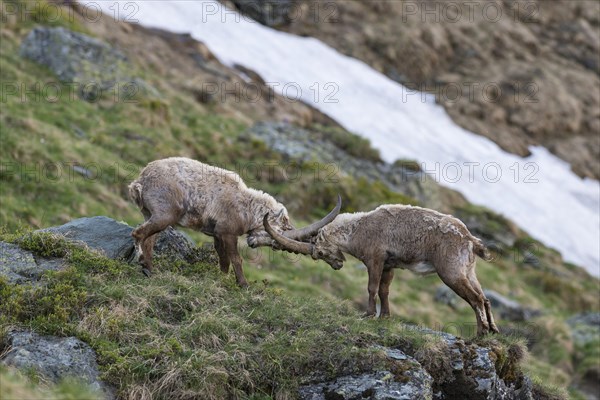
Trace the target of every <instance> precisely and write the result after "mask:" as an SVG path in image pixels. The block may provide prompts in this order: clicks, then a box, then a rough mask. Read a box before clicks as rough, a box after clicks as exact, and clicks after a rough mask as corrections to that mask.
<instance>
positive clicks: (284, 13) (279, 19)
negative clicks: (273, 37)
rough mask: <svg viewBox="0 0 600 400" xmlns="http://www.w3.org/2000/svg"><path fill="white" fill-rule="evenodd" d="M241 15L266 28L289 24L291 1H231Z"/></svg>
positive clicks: (292, 4)
mask: <svg viewBox="0 0 600 400" xmlns="http://www.w3.org/2000/svg"><path fill="white" fill-rule="evenodd" d="M232 2H233V4H235V6H236V7H237V8H238V10H240V12H241V13H243V14H245V15H247V16H249V17H250V18H252V19H254V20H255V21H258V22H260V23H261V24H263V25H267V26H282V25H287V24H289V23H290V21H291V19H290V14H291V13H292V7H294V1H293V0H232Z"/></svg>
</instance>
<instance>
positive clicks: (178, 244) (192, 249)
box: [42, 216, 210, 263]
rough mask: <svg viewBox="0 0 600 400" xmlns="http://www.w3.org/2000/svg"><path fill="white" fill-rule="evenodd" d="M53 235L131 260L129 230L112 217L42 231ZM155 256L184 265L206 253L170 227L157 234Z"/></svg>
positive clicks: (131, 249) (99, 217) (117, 257)
mask: <svg viewBox="0 0 600 400" xmlns="http://www.w3.org/2000/svg"><path fill="white" fill-rule="evenodd" d="M42 231H45V232H50V233H57V234H59V235H62V236H64V237H65V238H66V239H67V240H69V241H72V242H79V243H84V244H85V245H86V246H88V247H90V248H92V249H95V250H98V251H100V252H101V253H103V254H104V255H106V256H107V257H109V258H113V259H122V260H127V261H132V260H133V259H134V258H135V257H134V256H135V254H134V245H133V238H132V237H131V232H132V231H133V228H132V227H131V226H129V225H127V224H125V223H123V222H118V221H115V220H114V219H112V218H108V217H104V216H97V217H85V218H79V219H76V220H73V221H71V222H69V223H66V224H64V225H61V226H56V227H51V228H47V229H43V230H42ZM154 252H155V254H156V256H157V257H168V258H169V259H170V260H173V261H177V260H181V261H184V262H188V263H194V262H198V261H205V260H206V259H207V257H210V253H206V252H203V251H200V250H199V249H198V248H197V247H196V244H195V243H194V241H193V240H192V239H191V238H190V237H189V236H187V235H186V234H185V233H183V232H180V231H177V230H175V229H173V228H171V227H169V228H167V229H166V230H164V231H162V232H160V233H159V234H158V240H157V241H156V244H155V246H154Z"/></svg>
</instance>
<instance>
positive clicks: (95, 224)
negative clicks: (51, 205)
mask: <svg viewBox="0 0 600 400" xmlns="http://www.w3.org/2000/svg"><path fill="white" fill-rule="evenodd" d="M42 231H45V232H51V233H57V234H60V235H62V236H64V237H65V238H66V239H68V240H70V241H74V242H83V243H85V244H86V245H87V246H89V247H90V248H92V249H95V250H98V251H100V252H102V253H104V255H106V256H107V257H109V258H113V259H128V258H130V257H131V256H132V254H133V238H132V237H131V232H132V231H133V228H132V227H130V226H129V225H127V224H125V223H122V222H117V221H115V220H114V219H111V218H108V217H103V216H99V217H85V218H79V219H75V220H73V221H71V222H68V223H66V224H64V225H61V226H55V227H52V228H47V229H43V230H42Z"/></svg>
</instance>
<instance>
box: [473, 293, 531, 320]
mask: <svg viewBox="0 0 600 400" xmlns="http://www.w3.org/2000/svg"><path fill="white" fill-rule="evenodd" d="M483 292H484V293H485V296H486V297H487V298H488V299H489V300H490V303H491V305H492V310H493V311H494V310H495V311H496V312H497V313H498V315H499V316H500V318H502V319H506V320H509V321H516V322H519V321H529V320H531V319H532V318H535V317H539V316H540V315H542V311H541V310H536V309H533V308H529V307H524V306H522V305H521V304H519V303H517V302H516V301H514V300H511V299H509V298H507V297H504V296H502V295H501V294H500V293H498V292H496V291H494V290H484V291H483Z"/></svg>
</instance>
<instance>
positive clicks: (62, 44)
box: [21, 26, 156, 101]
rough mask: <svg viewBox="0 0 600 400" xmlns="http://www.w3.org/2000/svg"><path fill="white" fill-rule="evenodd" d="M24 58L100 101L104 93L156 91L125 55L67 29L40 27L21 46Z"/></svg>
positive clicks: (82, 95) (88, 98)
mask: <svg viewBox="0 0 600 400" xmlns="http://www.w3.org/2000/svg"><path fill="white" fill-rule="evenodd" d="M21 56H22V57H24V58H28V59H30V60H32V61H35V62H37V63H38V64H41V65H44V66H46V67H48V68H50V70H51V71H52V72H53V73H54V74H55V75H56V76H57V77H58V79H60V80H61V81H62V82H66V83H77V84H78V85H77V91H78V94H79V95H80V96H81V97H82V98H84V99H86V100H92V101H96V100H98V98H99V96H100V95H101V91H103V90H106V89H112V88H114V87H115V85H120V87H118V90H119V91H122V93H121V92H119V94H123V95H134V94H135V93H137V92H139V91H140V90H142V91H145V92H148V91H151V92H153V93H154V94H156V92H155V90H154V89H152V88H151V87H150V86H148V85H147V84H146V83H145V82H144V81H143V80H141V79H138V78H136V77H135V76H133V74H132V71H131V67H130V66H129V64H128V61H127V58H126V57H125V55H124V54H123V53H122V52H120V51H119V50H117V49H114V48H113V47H111V46H110V45H108V44H107V43H104V42H102V41H100V40H98V39H95V38H93V37H90V36H88V35H84V34H82V33H77V32H73V31H70V30H68V29H65V28H63V27H58V28H50V27H43V26H42V27H36V28H34V29H33V30H32V31H31V32H29V34H28V35H27V36H26V37H25V39H24V40H23V42H22V44H21Z"/></svg>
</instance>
